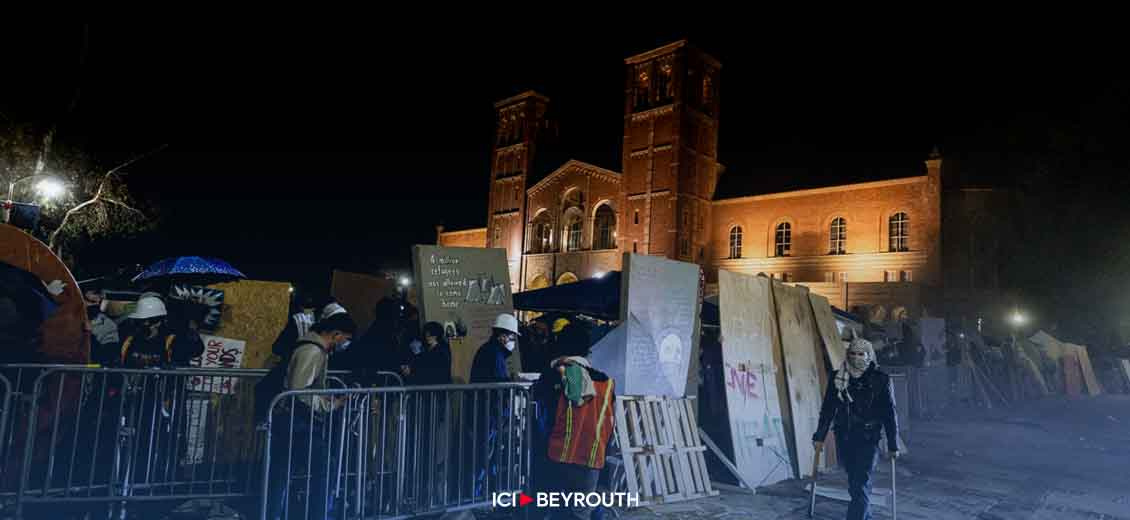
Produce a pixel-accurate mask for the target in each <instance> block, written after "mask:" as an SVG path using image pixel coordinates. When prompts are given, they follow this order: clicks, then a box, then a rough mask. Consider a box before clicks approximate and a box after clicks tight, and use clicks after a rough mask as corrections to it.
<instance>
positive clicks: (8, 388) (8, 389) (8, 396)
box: [0, 374, 12, 474]
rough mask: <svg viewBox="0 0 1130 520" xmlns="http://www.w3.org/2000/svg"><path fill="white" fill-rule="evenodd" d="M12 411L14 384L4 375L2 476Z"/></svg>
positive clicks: (0, 379) (0, 386)
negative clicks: (9, 419)
mask: <svg viewBox="0 0 1130 520" xmlns="http://www.w3.org/2000/svg"><path fill="white" fill-rule="evenodd" d="M11 409H12V383H11V382H10V381H8V378H6V377H4V374H0V474H2V473H4V467H5V466H4V461H5V459H6V456H7V455H6V454H7V452H6V451H5V448H6V447H7V445H8V443H6V442H3V440H4V439H6V438H7V436H6V435H5V433H6V432H7V430H8V415H9V412H10V411H11Z"/></svg>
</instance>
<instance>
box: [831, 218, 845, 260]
mask: <svg viewBox="0 0 1130 520" xmlns="http://www.w3.org/2000/svg"><path fill="white" fill-rule="evenodd" d="M830 231H831V233H829V236H830V237H831V238H830V240H831V242H830V244H829V249H828V254H831V255H842V254H845V253H847V221H846V220H844V218H843V217H836V218H834V219H832V227H831V230H830Z"/></svg>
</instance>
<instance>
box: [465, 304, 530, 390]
mask: <svg viewBox="0 0 1130 520" xmlns="http://www.w3.org/2000/svg"><path fill="white" fill-rule="evenodd" d="M519 336H520V334H519V332H518V319H517V318H515V317H514V315H513V314H509V313H503V314H499V315H498V317H497V318H495V319H494V326H493V327H492V329H491V335H490V339H488V340H487V342H486V343H483V345H482V346H480V347H479V350H478V352H476V353H475V358H474V360H473V361H472V362H471V383H506V382H509V381H511V380H512V378H511V376H510V371H509V370H507V368H506V360H507V358H509V357H510V356H511V355H513V354H514V349H515V348H517V346H518V337H519Z"/></svg>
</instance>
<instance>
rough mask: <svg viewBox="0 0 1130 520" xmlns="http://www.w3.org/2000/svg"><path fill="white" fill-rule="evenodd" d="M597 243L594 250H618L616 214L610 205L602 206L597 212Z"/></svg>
mask: <svg viewBox="0 0 1130 520" xmlns="http://www.w3.org/2000/svg"><path fill="white" fill-rule="evenodd" d="M595 223H596V243H595V244H593V249H615V248H616V212H614V211H612V208H610V207H609V206H608V204H601V205H600V207H599V208H597V210H596V222H595Z"/></svg>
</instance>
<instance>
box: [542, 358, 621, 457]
mask: <svg viewBox="0 0 1130 520" xmlns="http://www.w3.org/2000/svg"><path fill="white" fill-rule="evenodd" d="M593 386H594V387H595V388H596V395H595V396H594V397H593V398H592V399H589V400H588V401H585V403H584V404H582V405H581V406H573V405H572V404H571V403H569V400H568V399H566V398H565V394H564V392H562V394H561V396H560V397H558V399H557V418H556V420H555V421H554V423H553V432H552V433H550V435H549V460H552V461H554V462H560V463H563V464H578V465H581V466H587V467H590V468H593V469H601V468H603V467H604V448H605V447H606V446H608V439H609V438H610V437H611V436H612V432H613V415H612V414H613V409H612V399H613V398H614V397H613V395H614V393H615V392H614V388H615V383H614V382H613V380H612V379H608V380H607V381H593Z"/></svg>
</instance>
